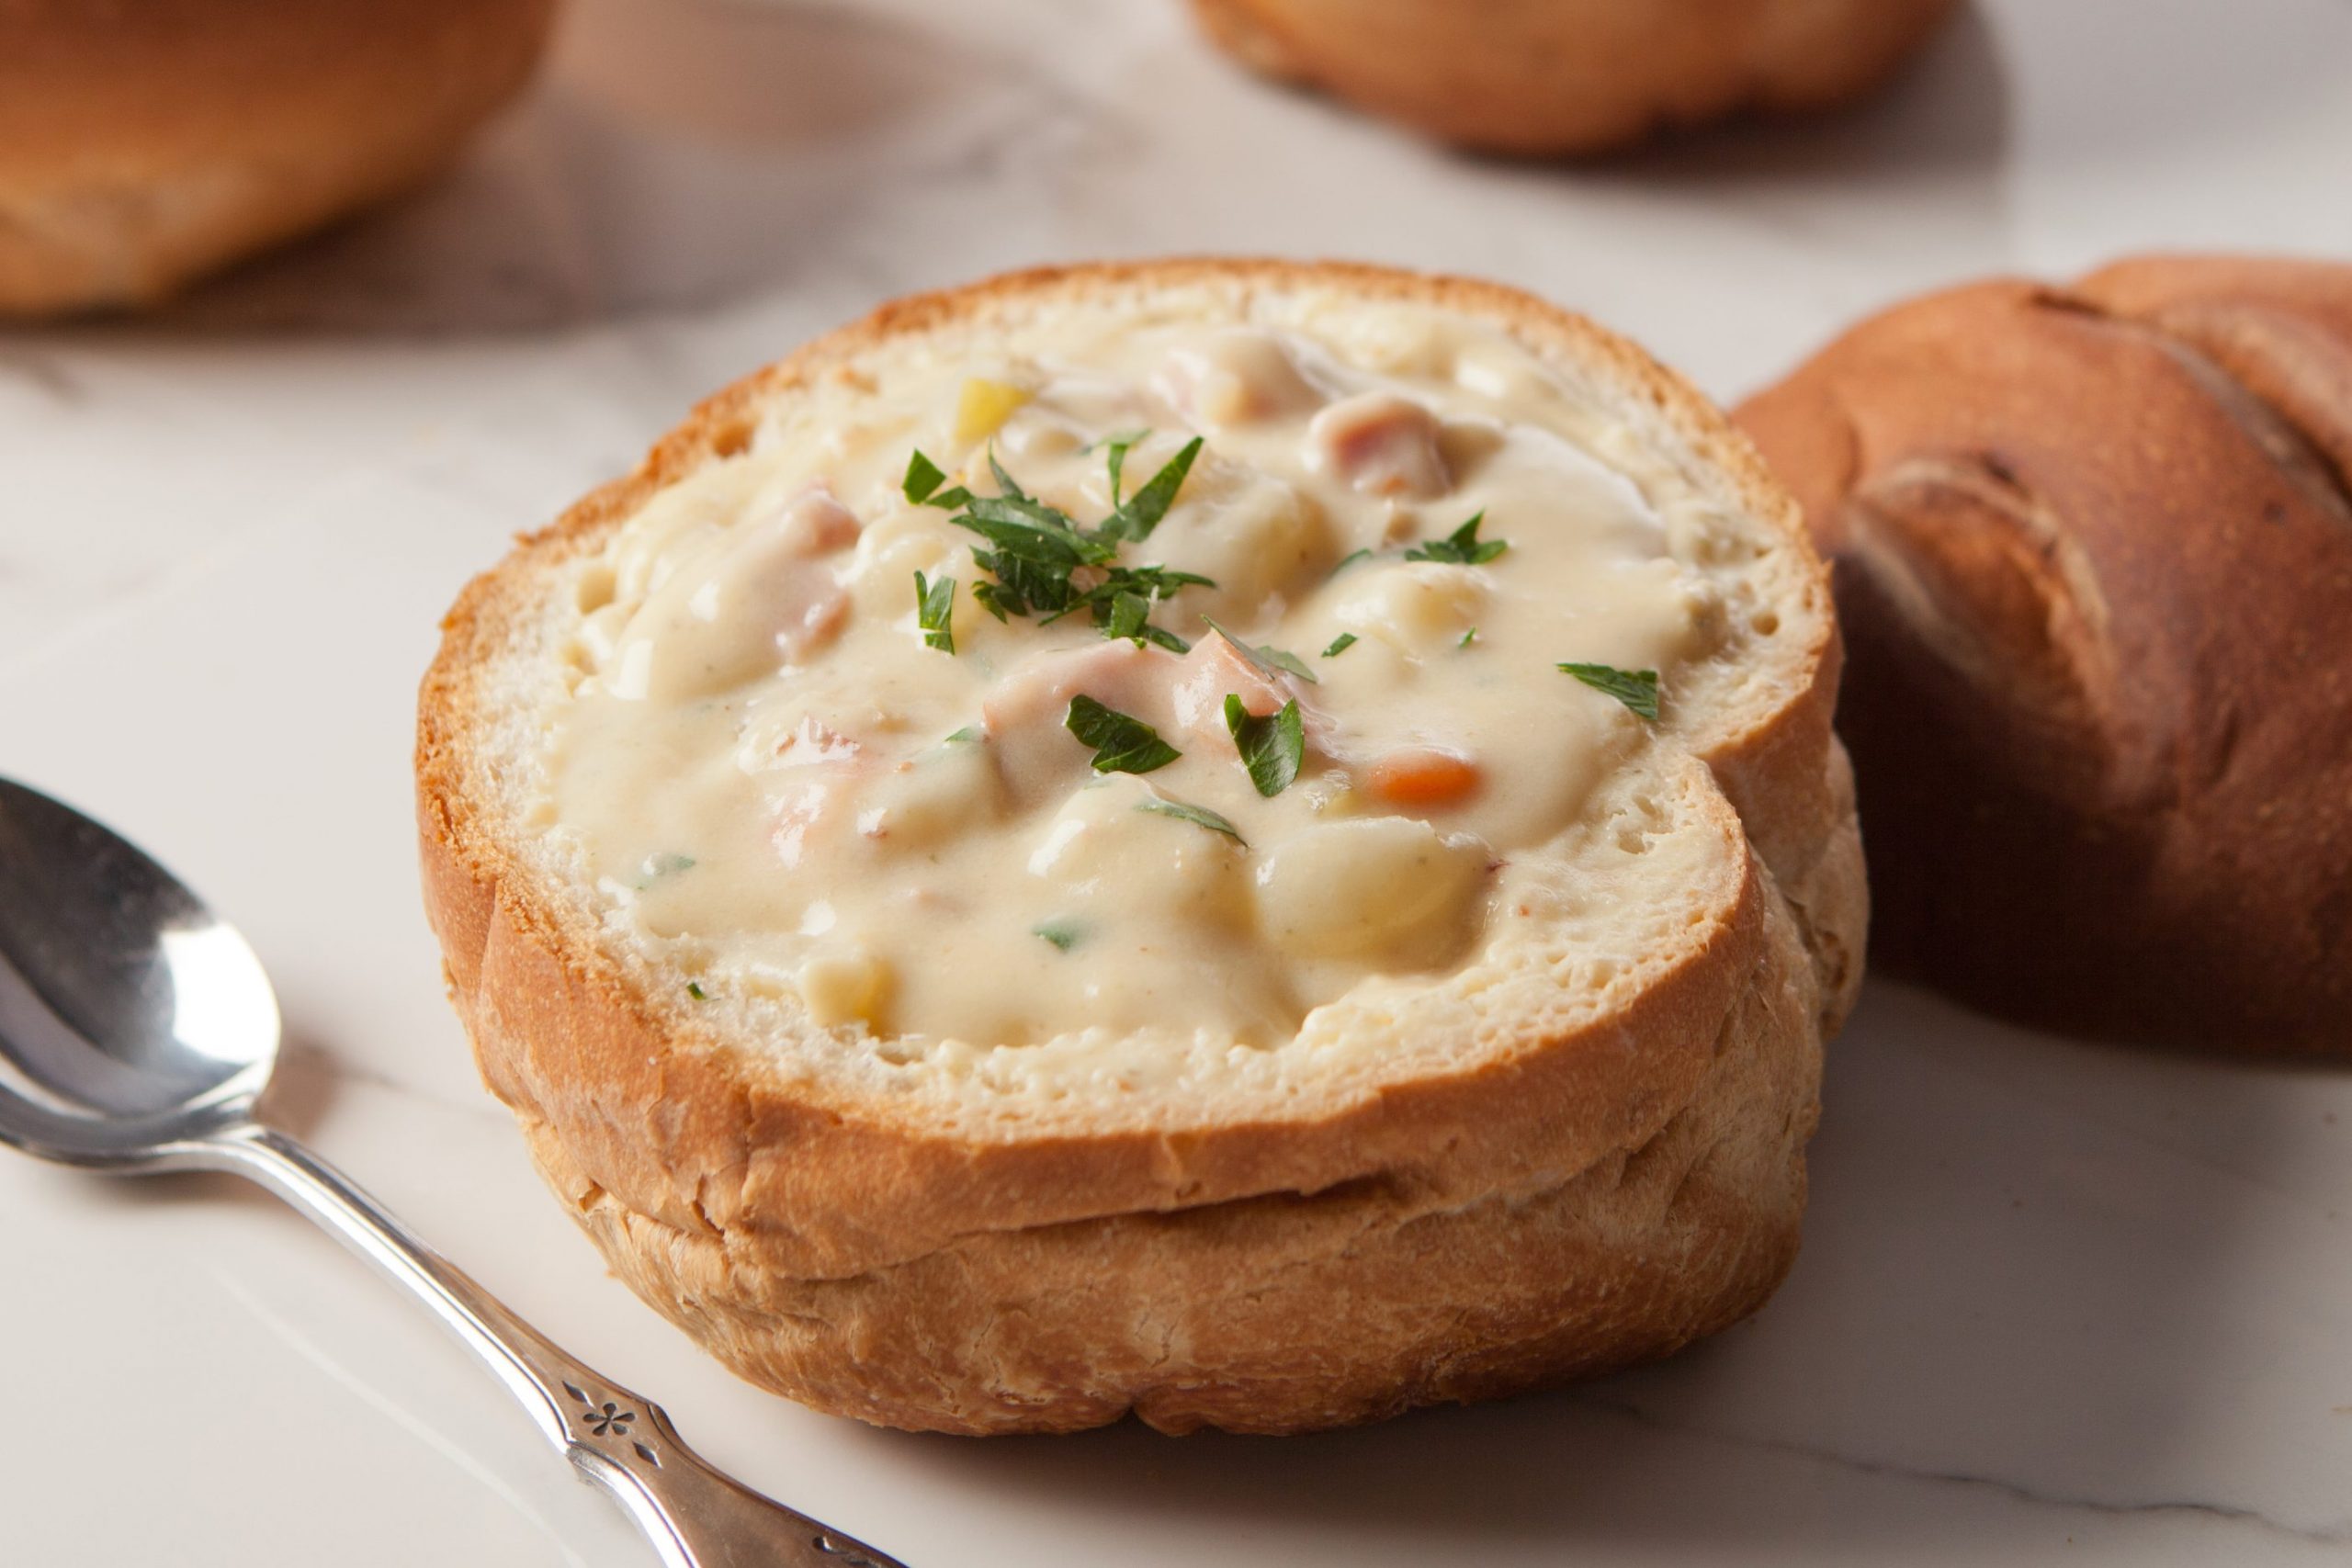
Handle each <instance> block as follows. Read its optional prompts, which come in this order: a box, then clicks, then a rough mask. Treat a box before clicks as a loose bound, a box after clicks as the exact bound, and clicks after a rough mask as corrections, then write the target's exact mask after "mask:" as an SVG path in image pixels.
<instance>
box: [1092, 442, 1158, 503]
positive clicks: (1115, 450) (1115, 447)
mask: <svg viewBox="0 0 2352 1568" xmlns="http://www.w3.org/2000/svg"><path fill="white" fill-rule="evenodd" d="M1150 439H1151V432H1150V431H1148V430H1114V431H1113V432H1112V433H1111V434H1108V435H1105V436H1103V438H1102V439H1100V440H1097V441H1090V442H1088V443H1087V444H1086V445H1085V446H1081V447H1080V448H1079V449H1078V453H1079V456H1080V457H1084V456H1085V455H1086V454H1087V453H1089V452H1091V451H1093V450H1094V449H1095V448H1096V447H1098V446H1099V447H1101V448H1102V449H1103V453H1104V454H1105V456H1104V457H1103V467H1104V468H1108V469H1109V470H1110V471H1111V504H1112V505H1113V506H1116V505H1118V504H1119V481H1120V479H1121V477H1122V476H1123V475H1124V474H1125V471H1126V467H1127V454H1128V453H1129V452H1130V451H1132V450H1134V449H1135V448H1136V447H1137V446H1141V445H1143V443H1145V442H1146V441H1148V440H1150Z"/></svg>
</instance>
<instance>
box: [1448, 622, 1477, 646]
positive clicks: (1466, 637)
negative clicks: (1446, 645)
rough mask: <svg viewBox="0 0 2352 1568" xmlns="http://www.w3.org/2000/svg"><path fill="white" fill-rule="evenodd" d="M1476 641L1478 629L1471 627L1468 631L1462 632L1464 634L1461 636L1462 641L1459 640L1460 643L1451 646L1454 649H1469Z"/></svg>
mask: <svg viewBox="0 0 2352 1568" xmlns="http://www.w3.org/2000/svg"><path fill="white" fill-rule="evenodd" d="M1477 640H1478V628H1477V627H1476V626H1472V627H1471V628H1470V629H1469V630H1468V631H1466V632H1464V633H1463V634H1462V640H1461V641H1460V642H1457V643H1455V644H1454V645H1453V646H1454V647H1456V648H1467V647H1469V646H1470V645H1471V644H1472V643H1474V642H1476V641H1477Z"/></svg>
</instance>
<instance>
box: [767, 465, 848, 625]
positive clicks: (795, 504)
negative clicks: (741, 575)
mask: <svg viewBox="0 0 2352 1568" xmlns="http://www.w3.org/2000/svg"><path fill="white" fill-rule="evenodd" d="M774 527H775V530H776V535H777V538H776V549H777V554H778V555H779V556H780V557H782V558H785V559H787V560H790V561H791V562H793V563H794V565H793V567H792V568H791V569H789V570H786V571H784V572H781V573H779V574H778V575H779V581H778V582H777V584H776V593H777V602H776V606H775V628H776V629H775V646H776V651H777V652H779V653H781V654H783V655H784V657H785V658H786V659H787V660H791V661H793V662H794V663H798V662H799V661H800V660H803V659H805V658H806V657H807V656H808V655H809V653H810V652H812V651H813V650H815V649H820V648H822V647H823V646H825V644H827V643H829V642H831V641H832V639H833V638H834V637H837V636H838V635H840V632H841V629H842V621H843V620H845V619H847V618H848V615H849V595H848V594H847V593H845V592H842V588H841V586H840V584H838V583H836V582H835V581H833V579H832V574H831V573H830V572H826V571H820V570H814V569H813V568H811V567H809V566H808V565H806V564H802V563H806V562H809V561H813V560H815V559H816V558H818V557H819V556H828V555H831V554H832V553H833V552H834V551H836V550H840V549H844V548H847V547H849V546H851V545H854V544H855V543H856V542H857V532H858V522H857V515H856V513H853V512H852V511H850V509H849V508H848V507H846V506H843V505H842V503H841V502H838V501H836V500H834V499H833V497H832V494H831V491H824V490H810V491H802V492H801V493H800V494H799V495H797V496H795V497H794V498H793V499H792V500H791V501H790V502H787V503H786V506H785V508H784V511H783V512H782V513H780V514H779V515H778V517H777V519H776V521H775V525H774Z"/></svg>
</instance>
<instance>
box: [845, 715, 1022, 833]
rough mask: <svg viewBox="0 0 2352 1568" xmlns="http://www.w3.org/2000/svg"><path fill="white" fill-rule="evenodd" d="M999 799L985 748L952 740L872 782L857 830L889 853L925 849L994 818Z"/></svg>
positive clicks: (1000, 789) (1000, 787)
mask: <svg viewBox="0 0 2352 1568" xmlns="http://www.w3.org/2000/svg"><path fill="white" fill-rule="evenodd" d="M1003 795H1004V786H1003V784H1002V783H1001V781H1000V780H999V778H998V776H997V771H996V766H995V764H994V763H993V762H991V761H989V756H988V748H987V746H986V744H985V743H984V742H981V741H978V740H950V741H947V742H944V744H942V745H939V746H936V747H933V749H932V750H929V751H926V752H924V753H923V754H922V755H921V756H919V757H916V758H914V759H913V760H911V761H905V762H901V763H899V764H898V765H897V766H896V767H894V768H893V769H891V770H890V771H889V772H888V773H885V774H884V775H883V776H882V777H881V778H879V779H877V780H876V781H875V784H874V785H873V787H872V788H871V789H870V790H869V791H868V792H867V795H866V798H865V803H864V806H865V809H864V810H862V811H861V812H860V813H859V816H858V831H859V832H860V833H861V834H863V835H864V836H865V838H867V839H869V840H873V841H874V842H875V843H876V845H877V846H878V847H880V848H881V849H882V850H884V851H885V852H891V853H897V852H904V851H909V850H922V849H928V848H930V847H932V846H933V845H936V844H938V843H941V842H943V841H944V840H947V839H949V838H952V837H954V836H955V835H956V834H957V833H960V832H963V831H964V830H965V829H968V828H971V827H973V826H975V825H977V824H979V823H983V822H986V821H988V820H989V819H990V818H993V817H995V815H996V814H997V812H998V810H999V809H1000V808H1001V806H1002V803H1003Z"/></svg>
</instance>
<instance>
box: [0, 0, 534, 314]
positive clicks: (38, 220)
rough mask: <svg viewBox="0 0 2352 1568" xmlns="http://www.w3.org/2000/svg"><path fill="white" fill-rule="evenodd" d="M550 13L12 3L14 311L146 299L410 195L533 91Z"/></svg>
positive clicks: (474, 0)
mask: <svg viewBox="0 0 2352 1568" xmlns="http://www.w3.org/2000/svg"><path fill="white" fill-rule="evenodd" d="M553 14H554V0H399V3H398V4H391V3H386V0H139V3H138V4H136V5H97V4H92V3H90V0H32V3H31V4H29V5H10V6H0V311H8V312H17V313H26V314H40V313H45V312H53V311H63V310H92V309H99V308H105V307H111V306H122V305H140V304H147V303H152V302H153V301H154V300H157V299H162V298H163V297H164V296H166V295H168V294H170V293H172V292H173V291H174V290H175V289H177V288H180V287H181V286H182V285H184V284H186V283H187V282H189V281H190V280H192V279H194V278H196V277H198V276H202V275H204V274H206V273H209V272H212V271H214V270H216V269H218V268H220V267H221V266H223V265H227V264H229V263H231V262H232V261H235V260H237V259H238V258H240V257H242V256H244V255H248V254H252V253H254V252H255V251H258V250H261V249H264V248H266V247H267V246H269V245H272V244H276V243H279V242H281V241H284V240H288V239H291V238H293V237H295V236H296V235H299V234H302V233H306V232H308V231H311V230H313V229H316V228H318V227H320V226H321V225H322V224H325V223H327V222H329V221H331V220H334V219H336V218H339V217H342V216H344V215H345V214H346V213H349V212H353V211H356V210H357V209H360V208H362V207H365V206H367V205H368V204H370V203H373V202H376V201H379V200H381V199H383V198H385V197H390V196H393V195H396V194H398V193H399V192H401V191H402V190H405V189H407V188H408V187H410V186H413V185H415V184H417V183H418V182H420V181H422V180H424V178H426V177H427V176H429V175H432V174H434V173H435V172H436V171H437V170H439V169H440V168H441V167H442V166H444V165H445V164H447V163H448V162H449V160H450V159H451V158H452V157H453V156H455V155H456V153H457V151H458V147H459V146H460V145H461V144H462V142H463V141H464V139H465V138H466V136H467V135H468V134H469V133H470V132H471V131H472V130H474V129H475V128H476V127H477V126H478V125H480V124H481V121H482V120H484V119H485V118H488V117H489V116H490V115H491V114H492V112H493V111H494V110H495V109H497V108H498V107H499V106H500V105H502V104H503V103H505V102H506V100H507V99H509V98H510V97H512V96H514V95H515V93H516V92H517V91H518V90H520V89H521V87H522V86H523V85H524V83H525V82H526V80H527V79H528V77H529V75H530V72H531V67H532V65H533V63H534V62H536V61H537V58H538V54H539V51H540V48H541V46H542V44H543V43H544V41H545V39H546V36H547V32H548V24H549V22H550V21H551V19H552V17H553Z"/></svg>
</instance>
